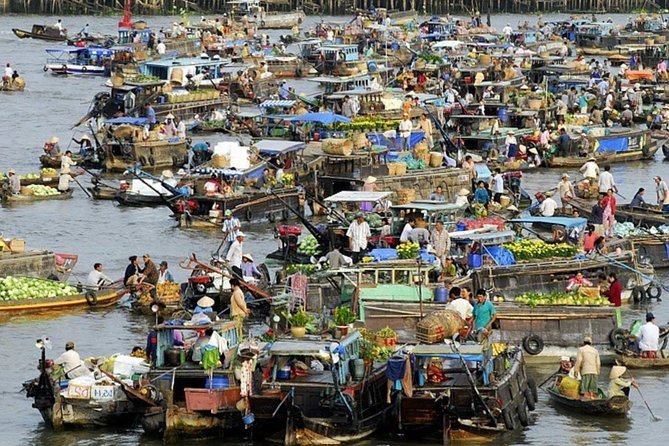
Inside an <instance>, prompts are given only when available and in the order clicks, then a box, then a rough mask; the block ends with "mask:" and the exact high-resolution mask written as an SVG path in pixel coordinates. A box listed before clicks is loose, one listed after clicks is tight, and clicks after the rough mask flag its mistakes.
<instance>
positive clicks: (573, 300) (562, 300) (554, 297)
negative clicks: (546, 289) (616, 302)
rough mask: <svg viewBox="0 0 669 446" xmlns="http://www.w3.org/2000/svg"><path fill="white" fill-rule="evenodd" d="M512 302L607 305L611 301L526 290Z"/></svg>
mask: <svg viewBox="0 0 669 446" xmlns="http://www.w3.org/2000/svg"><path fill="white" fill-rule="evenodd" d="M514 302H516V303H520V304H526V305H530V306H532V307H535V306H537V305H571V306H596V307H597V306H603V307H606V306H609V305H611V303H610V302H609V301H608V299H606V298H604V297H597V298H592V297H587V296H583V295H580V294H577V293H561V292H557V293H547V294H543V293H535V292H527V293H523V294H521V295H520V296H517V297H516V298H515V299H514Z"/></svg>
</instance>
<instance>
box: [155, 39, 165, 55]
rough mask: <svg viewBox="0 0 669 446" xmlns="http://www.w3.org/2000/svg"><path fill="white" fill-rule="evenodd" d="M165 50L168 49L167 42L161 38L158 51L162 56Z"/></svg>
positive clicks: (157, 46)
mask: <svg viewBox="0 0 669 446" xmlns="http://www.w3.org/2000/svg"><path fill="white" fill-rule="evenodd" d="M165 51H167V47H166V46H165V43H164V42H163V41H162V40H159V41H158V45H156V52H157V53H158V54H159V55H161V56H162V55H163V54H165Z"/></svg>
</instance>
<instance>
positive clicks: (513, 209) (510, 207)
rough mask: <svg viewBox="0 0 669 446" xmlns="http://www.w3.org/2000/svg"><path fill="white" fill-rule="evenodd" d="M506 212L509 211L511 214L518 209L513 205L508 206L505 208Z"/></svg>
mask: <svg viewBox="0 0 669 446" xmlns="http://www.w3.org/2000/svg"><path fill="white" fill-rule="evenodd" d="M506 210H507V211H511V212H518V208H517V207H515V206H514V205H509V206H508V207H507V208H506Z"/></svg>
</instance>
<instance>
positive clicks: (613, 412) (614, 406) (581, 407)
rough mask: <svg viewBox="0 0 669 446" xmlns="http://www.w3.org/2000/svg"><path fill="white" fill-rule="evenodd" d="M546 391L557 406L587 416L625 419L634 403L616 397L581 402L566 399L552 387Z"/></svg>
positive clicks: (621, 397)
mask: <svg viewBox="0 0 669 446" xmlns="http://www.w3.org/2000/svg"><path fill="white" fill-rule="evenodd" d="M545 390H546V392H547V393H548V396H549V397H550V398H551V400H553V401H555V402H556V403H557V404H559V405H561V406H565V407H568V408H569V409H572V411H576V412H580V413H584V414H587V415H603V416H617V417H624V416H627V412H629V410H630V408H631V407H632V402H631V401H630V400H629V398H627V397H626V396H614V397H612V398H609V399H601V400H581V399H573V398H569V397H566V396H564V395H562V394H561V393H560V392H559V391H558V390H557V389H556V388H555V387H552V386H551V387H548V388H545Z"/></svg>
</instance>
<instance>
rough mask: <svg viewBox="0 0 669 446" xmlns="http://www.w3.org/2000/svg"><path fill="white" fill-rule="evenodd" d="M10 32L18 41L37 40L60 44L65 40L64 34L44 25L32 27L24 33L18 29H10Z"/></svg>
mask: <svg viewBox="0 0 669 446" xmlns="http://www.w3.org/2000/svg"><path fill="white" fill-rule="evenodd" d="M12 32H13V33H14V35H16V37H18V38H19V39H28V38H30V39H39V40H48V41H51V42H62V41H65V40H67V36H66V35H65V34H61V33H60V30H58V29H57V28H54V27H53V26H46V25H33V27H32V29H31V30H30V31H26V30H23V29H19V28H12Z"/></svg>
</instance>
